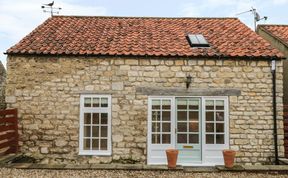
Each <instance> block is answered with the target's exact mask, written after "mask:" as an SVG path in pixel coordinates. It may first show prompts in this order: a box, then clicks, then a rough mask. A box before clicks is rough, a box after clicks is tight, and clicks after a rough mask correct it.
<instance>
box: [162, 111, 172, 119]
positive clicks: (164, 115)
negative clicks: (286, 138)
mask: <svg viewBox="0 0 288 178" xmlns="http://www.w3.org/2000/svg"><path fill="white" fill-rule="evenodd" d="M170 115H171V113H170V111H162V121H170V120H171V119H170Z"/></svg>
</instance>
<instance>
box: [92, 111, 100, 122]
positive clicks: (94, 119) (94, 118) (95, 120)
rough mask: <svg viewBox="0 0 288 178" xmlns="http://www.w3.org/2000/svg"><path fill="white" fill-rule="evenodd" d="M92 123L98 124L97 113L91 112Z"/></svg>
mask: <svg viewBox="0 0 288 178" xmlns="http://www.w3.org/2000/svg"><path fill="white" fill-rule="evenodd" d="M92 120H93V121H92V123H93V124H99V113H93V118H92Z"/></svg>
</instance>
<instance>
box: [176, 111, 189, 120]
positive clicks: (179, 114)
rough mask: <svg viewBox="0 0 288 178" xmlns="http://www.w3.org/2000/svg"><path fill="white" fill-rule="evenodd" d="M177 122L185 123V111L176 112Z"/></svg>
mask: <svg viewBox="0 0 288 178" xmlns="http://www.w3.org/2000/svg"><path fill="white" fill-rule="evenodd" d="M177 119H178V121H186V120H187V111H178V112H177Z"/></svg>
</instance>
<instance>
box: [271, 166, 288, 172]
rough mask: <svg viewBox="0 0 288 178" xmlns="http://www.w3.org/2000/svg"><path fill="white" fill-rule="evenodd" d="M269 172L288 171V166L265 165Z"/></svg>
mask: <svg viewBox="0 0 288 178" xmlns="http://www.w3.org/2000/svg"><path fill="white" fill-rule="evenodd" d="M266 167H267V169H268V170H269V171H288V165H266Z"/></svg>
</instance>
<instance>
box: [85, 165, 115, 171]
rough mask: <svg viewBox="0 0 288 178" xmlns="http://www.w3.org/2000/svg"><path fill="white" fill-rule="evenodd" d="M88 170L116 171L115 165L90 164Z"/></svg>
mask: <svg viewBox="0 0 288 178" xmlns="http://www.w3.org/2000/svg"><path fill="white" fill-rule="evenodd" d="M90 169H96V170H100V169H108V170H111V169H116V165H114V164H91V166H90Z"/></svg>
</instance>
